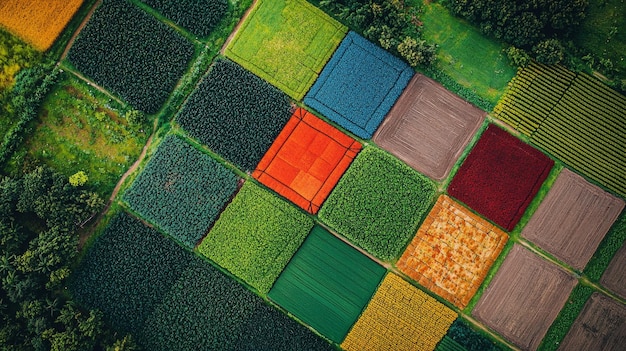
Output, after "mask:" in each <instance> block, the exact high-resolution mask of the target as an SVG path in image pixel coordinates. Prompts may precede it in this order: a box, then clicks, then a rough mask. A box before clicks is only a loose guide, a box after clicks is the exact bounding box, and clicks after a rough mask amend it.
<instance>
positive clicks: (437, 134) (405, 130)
mask: <svg viewBox="0 0 626 351" xmlns="http://www.w3.org/2000/svg"><path fill="white" fill-rule="evenodd" d="M485 115H486V113H485V112H483V111H482V110H480V109H478V108H476V107H475V106H473V105H471V104H470V103H468V102H465V101H464V100H463V99H461V98H460V97H458V96H456V95H455V94H453V93H451V92H450V91H448V90H446V89H445V88H444V87H443V86H441V85H440V84H439V83H437V82H435V81H434V80H432V79H430V78H428V77H426V76H424V75H421V74H419V73H418V74H416V75H415V76H414V77H413V78H412V79H411V81H410V82H409V84H408V85H407V87H406V88H405V89H404V92H403V93H402V95H401V96H400V98H399V99H398V101H397V102H396V104H395V105H394V106H393V108H392V109H391V111H390V112H389V114H387V117H386V118H385V120H384V121H383V123H382V125H381V126H380V127H379V128H378V131H377V132H376V134H375V135H374V138H373V140H374V142H375V143H376V144H378V145H379V146H380V147H382V148H383V149H385V150H387V151H389V152H390V153H392V154H394V155H395V156H397V157H398V158H400V159H401V160H403V161H404V162H406V163H407V164H408V165H409V166H411V167H413V168H414V169H415V170H417V171H419V172H422V173H424V174H425V175H427V176H429V177H431V178H433V179H435V180H442V179H444V178H445V177H447V176H448V173H449V172H450V169H452V166H454V163H455V162H456V161H457V160H458V158H459V157H460V156H461V153H462V152H463V149H464V148H465V146H466V145H467V143H468V142H469V141H470V139H471V138H472V136H473V135H474V134H475V133H476V130H477V129H478V128H479V127H480V125H481V123H482V121H483V119H484V118H485Z"/></svg>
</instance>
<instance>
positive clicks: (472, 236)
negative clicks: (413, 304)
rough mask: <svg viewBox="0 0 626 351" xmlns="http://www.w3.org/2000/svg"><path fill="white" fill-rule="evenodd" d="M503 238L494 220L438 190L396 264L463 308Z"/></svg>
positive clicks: (501, 244) (504, 234) (485, 271)
mask: <svg viewBox="0 0 626 351" xmlns="http://www.w3.org/2000/svg"><path fill="white" fill-rule="evenodd" d="M507 240H508V236H507V235H506V233H504V232H503V231H502V230H500V229H498V228H497V227H496V226H495V225H493V224H490V223H489V222H487V221H485V220H484V219H482V218H480V217H478V216H477V215H475V214H474V213H472V212H471V211H469V210H468V209H466V208H465V207H463V206H462V205H460V204H459V203H457V202H456V201H454V200H452V199H451V198H449V197H448V196H446V195H442V196H440V197H439V199H438V200H437V203H436V204H435V206H434V207H433V209H432V210H431V211H430V213H429V214H428V217H427V218H426V220H425V221H424V223H423V224H422V226H421V227H420V229H419V231H418V232H417V235H416V236H415V238H413V241H411V243H410V244H409V246H408V248H407V249H406V250H405V252H404V254H403V255H402V257H401V258H400V260H399V261H398V264H397V266H398V268H399V269H400V270H401V271H402V272H404V273H405V274H406V275H408V276H409V277H411V278H413V279H415V280H416V281H417V282H418V283H420V284H421V285H422V286H424V287H425V288H427V289H429V290H431V291H432V292H434V293H436V294H438V295H440V296H441V297H443V298H445V299H446V300H448V301H450V302H452V303H453V304H455V305H456V306H458V307H459V308H465V306H467V304H468V303H469V301H470V299H471V298H472V296H474V294H475V293H476V290H478V288H479V287H480V284H481V283H482V281H483V279H484V278H485V275H487V272H488V271H489V268H490V267H491V265H492V264H493V261H494V260H495V259H496V258H497V257H498V255H499V254H500V251H502V248H503V247H504V244H506V242H507Z"/></svg>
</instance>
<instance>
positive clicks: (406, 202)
mask: <svg viewBox="0 0 626 351" xmlns="http://www.w3.org/2000/svg"><path fill="white" fill-rule="evenodd" d="M434 194H435V186H434V184H433V183H432V181H430V180H429V179H428V178H426V177H425V176H423V175H421V174H419V173H417V172H416V171H415V170H413V169H411V168H409V166H407V165H405V164H404V163H402V162H400V161H399V160H397V159H396V158H395V157H393V156H391V155H389V154H387V153H385V152H384V151H381V150H379V149H376V148H374V147H369V148H365V149H364V150H363V151H361V153H360V154H359V155H358V156H357V158H356V159H355V160H354V161H353V163H352V165H351V166H350V168H348V170H347V171H346V173H345V174H344V176H343V177H342V178H341V180H340V181H339V183H338V184H337V186H336V187H335V189H334V190H333V192H332V193H331V194H330V196H329V197H328V199H327V200H326V202H325V203H324V205H323V206H322V209H321V210H320V212H319V218H320V220H321V221H322V222H324V223H326V224H328V225H329V226H330V227H332V228H333V229H335V230H337V232H339V233H340V234H342V235H344V236H346V237H347V238H348V239H350V240H351V241H352V242H354V243H355V244H357V245H358V246H360V247H362V248H363V249H365V250H366V251H368V252H369V253H371V254H372V255H374V256H376V257H378V258H380V259H382V260H386V261H390V260H392V259H394V258H396V257H398V256H400V254H401V253H402V250H403V249H404V247H405V246H406V244H407V243H408V242H409V240H410V239H411V238H412V237H413V236H414V235H415V233H416V232H417V226H418V224H419V222H420V221H421V220H422V218H423V217H424V215H425V214H426V211H428V209H429V208H430V205H431V203H432V201H433V198H434Z"/></svg>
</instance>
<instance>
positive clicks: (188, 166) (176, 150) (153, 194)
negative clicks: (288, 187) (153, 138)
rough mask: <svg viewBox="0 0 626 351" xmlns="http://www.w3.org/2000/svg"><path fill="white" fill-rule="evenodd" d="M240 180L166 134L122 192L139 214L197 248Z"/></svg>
mask: <svg viewBox="0 0 626 351" xmlns="http://www.w3.org/2000/svg"><path fill="white" fill-rule="evenodd" d="M238 180H239V178H238V177H237V176H236V175H235V174H234V173H233V172H232V171H231V170H229V169H227V168H226V167H224V166H223V165H221V164H219V163H218V162H217V161H215V160H213V159H212V158H211V157H210V156H209V155H206V154H204V153H202V152H201V151H199V150H197V149H195V148H193V147H192V146H191V145H189V144H187V143H186V142H185V141H183V140H182V139H180V138H179V137H177V136H173V135H170V136H167V137H166V138H165V139H164V140H163V141H162V142H161V144H160V145H159V148H158V149H157V151H156V152H155V154H154V156H153V157H152V158H151V159H150V162H149V163H148V165H147V166H146V168H145V169H144V170H143V172H142V173H141V174H140V175H139V176H138V177H137V179H136V180H135V182H134V183H133V185H132V186H131V187H130V188H129V189H128V190H127V191H126V193H125V194H124V200H125V201H126V202H128V204H129V205H130V207H131V208H132V209H133V210H135V211H137V213H139V214H140V215H141V216H143V217H144V218H146V219H148V220H149V221H150V222H153V223H155V224H156V225H158V226H159V227H161V228H162V229H163V230H164V231H165V232H167V233H168V234H169V235H171V236H173V237H174V238H176V239H177V240H179V241H181V242H182V243H183V244H184V245H185V246H187V247H188V248H194V247H195V246H196V244H197V243H198V241H199V240H200V239H201V238H202V237H203V236H204V234H206V231H207V230H208V229H209V227H210V226H211V225H212V224H213V222H215V220H216V219H217V217H218V215H219V214H220V212H221V210H222V209H223V208H224V207H225V206H226V202H227V201H228V200H229V199H230V198H231V197H232V195H233V194H234V193H235V191H236V190H237V182H238Z"/></svg>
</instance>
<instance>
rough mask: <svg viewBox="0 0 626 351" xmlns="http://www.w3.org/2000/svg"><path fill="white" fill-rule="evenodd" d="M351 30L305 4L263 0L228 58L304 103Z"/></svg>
mask: <svg viewBox="0 0 626 351" xmlns="http://www.w3.org/2000/svg"><path fill="white" fill-rule="evenodd" d="M346 31H347V29H346V27H345V26H343V25H342V24H340V23H339V22H337V21H335V20H334V19H332V18H330V17H329V16H328V15H327V14H325V13H324V12H322V11H321V10H319V9H318V8H316V7H315V6H313V5H311V4H309V3H308V2H306V1H305V0H259V1H257V3H256V5H254V8H253V9H252V10H251V11H250V13H249V14H248V16H247V17H246V19H245V20H244V22H243V24H242V25H241V27H240V28H239V30H238V31H237V33H236V34H235V37H234V38H233V40H232V41H231V42H230V44H229V45H228V46H227V47H226V49H225V51H224V54H225V55H226V57H228V58H230V59H231V60H233V61H235V62H237V63H239V64H240V65H242V66H243V67H245V68H247V69H249V70H250V71H252V72H254V73H255V74H256V75H258V76H259V77H261V78H263V79H265V80H267V81H268V82H270V83H271V84H273V85H274V86H276V87H278V88H280V89H281V90H283V91H284V92H285V93H287V94H288V95H289V96H291V97H292V98H294V99H296V100H302V97H303V96H304V94H305V93H306V92H307V90H308V89H309V88H310V87H311V85H312V84H313V82H314V81H315V79H316V78H317V76H318V74H319V73H320V71H321V70H322V67H324V64H325V63H326V62H327V61H328V59H329V58H330V56H331V55H332V53H333V51H334V50H335V48H336V47H337V45H339V42H340V41H341V39H342V38H343V37H344V35H345V33H346Z"/></svg>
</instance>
